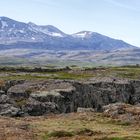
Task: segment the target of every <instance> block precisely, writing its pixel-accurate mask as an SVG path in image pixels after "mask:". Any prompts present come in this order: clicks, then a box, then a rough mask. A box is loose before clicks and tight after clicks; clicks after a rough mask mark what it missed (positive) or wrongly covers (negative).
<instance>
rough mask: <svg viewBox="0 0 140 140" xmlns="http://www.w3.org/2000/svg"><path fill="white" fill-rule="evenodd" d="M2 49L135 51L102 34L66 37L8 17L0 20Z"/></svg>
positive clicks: (82, 32)
mask: <svg viewBox="0 0 140 140" xmlns="http://www.w3.org/2000/svg"><path fill="white" fill-rule="evenodd" d="M0 44H1V45H0V49H1V48H35V49H38V48H39V49H40V48H41V49H48V50H59V51H61V50H98V51H103V50H109V51H110V50H119V49H129V48H135V47H134V46H132V45H130V44H127V43H125V42H124V41H122V40H116V39H113V38H110V37H107V36H104V35H101V34H99V33H95V32H91V31H81V32H78V33H75V34H72V35H69V34H65V33H64V32H62V31H61V30H59V29H57V28H56V27H54V26H52V25H46V26H45V25H44V26H41V25H36V24H34V23H31V22H29V23H23V22H19V21H15V20H12V19H10V18H7V17H0Z"/></svg>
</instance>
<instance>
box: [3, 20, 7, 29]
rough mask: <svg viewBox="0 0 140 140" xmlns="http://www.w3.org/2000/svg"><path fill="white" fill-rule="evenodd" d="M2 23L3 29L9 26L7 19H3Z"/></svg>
mask: <svg viewBox="0 0 140 140" xmlns="http://www.w3.org/2000/svg"><path fill="white" fill-rule="evenodd" d="M1 24H2V27H1V28H2V29H4V28H5V27H8V24H7V22H5V21H1Z"/></svg>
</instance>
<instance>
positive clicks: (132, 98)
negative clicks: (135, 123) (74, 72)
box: [0, 79, 140, 116]
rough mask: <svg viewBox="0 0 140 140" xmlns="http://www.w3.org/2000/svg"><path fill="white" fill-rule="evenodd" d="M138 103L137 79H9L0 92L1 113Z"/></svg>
mask: <svg viewBox="0 0 140 140" xmlns="http://www.w3.org/2000/svg"><path fill="white" fill-rule="evenodd" d="M116 102H123V103H128V104H138V103H140V81H134V80H133V81H132V80H131V81H127V80H115V81H114V80H112V79H111V80H94V79H93V80H90V81H86V82H82V81H64V80H55V81H54V80H52V81H42V82H31V81H10V82H9V81H8V82H7V83H5V85H4V86H3V87H1V91H0V115H6V116H25V115H33V116H38V115H46V114H49V113H70V112H76V111H77V109H78V108H94V110H95V111H102V107H103V106H105V105H108V104H110V103H116Z"/></svg>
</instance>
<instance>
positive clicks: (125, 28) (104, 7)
mask: <svg viewBox="0 0 140 140" xmlns="http://www.w3.org/2000/svg"><path fill="white" fill-rule="evenodd" d="M0 16H7V17H10V18H13V19H15V20H19V21H23V22H29V21H32V22H34V23H36V24H41V25H48V24H49V25H50V24H51V25H54V26H56V27H58V28H59V29H61V30H62V31H64V32H65V33H69V34H71V33H75V32H78V31H82V30H90V31H94V32H98V33H101V34H104V35H107V36H110V37H113V38H117V39H122V40H124V41H126V42H128V43H131V44H133V45H136V46H140V0H1V1H0Z"/></svg>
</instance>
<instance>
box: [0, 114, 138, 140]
mask: <svg viewBox="0 0 140 140" xmlns="http://www.w3.org/2000/svg"><path fill="white" fill-rule="evenodd" d="M0 124H1V125H0V140H139V139H140V123H139V122H137V123H133V122H132V123H129V124H127V123H123V122H122V123H121V122H119V121H118V120H113V119H111V118H109V117H104V116H103V115H102V114H100V113H70V114H61V115H49V116H41V117H24V118H7V117H1V118H0ZM126 124H127V125H126Z"/></svg>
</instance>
